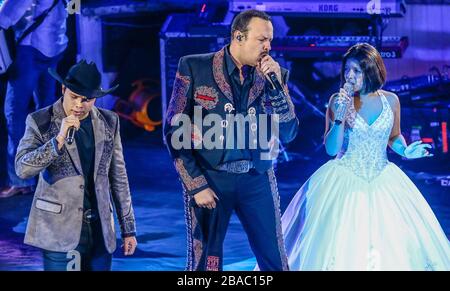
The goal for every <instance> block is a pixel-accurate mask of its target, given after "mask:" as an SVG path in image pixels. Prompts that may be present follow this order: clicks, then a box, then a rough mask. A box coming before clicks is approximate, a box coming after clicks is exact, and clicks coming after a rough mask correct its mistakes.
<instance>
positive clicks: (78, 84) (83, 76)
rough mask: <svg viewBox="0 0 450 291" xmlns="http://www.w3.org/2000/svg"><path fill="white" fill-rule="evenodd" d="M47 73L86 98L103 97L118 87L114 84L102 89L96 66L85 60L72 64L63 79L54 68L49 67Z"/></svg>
mask: <svg viewBox="0 0 450 291" xmlns="http://www.w3.org/2000/svg"><path fill="white" fill-rule="evenodd" d="M48 73H49V74H50V75H51V76H52V77H53V78H55V79H56V80H57V81H58V82H60V83H61V84H63V85H64V86H66V87H67V88H69V89H70V90H71V91H73V92H75V93H77V94H79V95H81V96H84V97H86V98H88V99H93V98H99V97H103V96H105V95H107V94H109V93H110V92H112V91H114V90H116V89H117V87H119V85H116V86H114V87H112V88H110V89H108V90H103V89H102V88H101V87H100V85H101V82H102V76H101V75H100V72H99V71H98V69H97V66H96V65H95V63H94V62H91V63H89V64H88V63H87V62H86V61H85V60H81V61H80V62H79V63H77V64H75V65H73V66H72V67H71V68H70V69H69V72H68V73H67V76H66V78H65V79H64V80H63V79H62V78H61V76H60V75H59V74H58V73H57V72H56V70H55V69H52V68H49V69H48Z"/></svg>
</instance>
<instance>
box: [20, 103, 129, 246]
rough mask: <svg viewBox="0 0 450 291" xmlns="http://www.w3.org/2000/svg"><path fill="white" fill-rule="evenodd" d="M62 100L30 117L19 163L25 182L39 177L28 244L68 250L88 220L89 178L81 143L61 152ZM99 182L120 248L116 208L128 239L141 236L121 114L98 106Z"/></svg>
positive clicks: (107, 223)
mask: <svg viewBox="0 0 450 291" xmlns="http://www.w3.org/2000/svg"><path fill="white" fill-rule="evenodd" d="M65 116H66V115H65V113H64V109H63V106H62V99H59V100H58V101H57V102H56V103H54V104H53V105H52V106H49V107H46V108H44V109H41V110H38V111H36V112H34V113H31V114H29V115H28V117H27V120H26V130H25V134H24V136H23V138H22V139H21V140H20V143H19V147H18V149H17V155H16V160H15V167H16V173H17V175H19V177H21V178H24V179H25V178H31V177H34V176H36V175H39V182H38V185H37V188H36V192H35V195H34V199H33V204H32V206H31V211H30V217H29V219H28V225H27V231H26V234H25V243H26V244H29V245H32V246H36V247H39V248H42V249H45V250H50V251H57V252H67V251H70V250H73V249H75V248H76V246H77V245H78V242H79V239H80V233H81V225H82V216H83V197H84V178H83V172H82V168H81V163H80V157H79V155H78V150H77V146H76V143H72V144H71V145H67V144H66V145H64V147H63V148H62V149H61V151H59V150H58V148H57V142H56V139H55V137H56V135H57V134H58V132H59V128H60V126H61V122H62V119H63V118H64V117H65ZM91 117H92V126H93V130H94V139H95V167H94V181H95V192H96V197H97V202H98V211H99V214H100V219H101V224H102V230H103V237H104V240H105V246H106V249H107V250H108V251H109V252H110V253H112V252H114V250H115V248H116V236H115V231H114V218H113V204H114V206H115V208H116V213H117V216H118V220H119V223H120V228H121V233H122V236H124V237H125V236H133V235H135V232H136V227H135V219H134V211H133V207H132V204H131V196H130V188H129V186H128V177H127V173H126V169H125V162H124V159H123V152H122V142H121V139H120V131H119V118H118V116H117V114H115V113H113V112H111V111H108V110H105V109H101V108H97V107H95V106H94V107H93V108H92V111H91Z"/></svg>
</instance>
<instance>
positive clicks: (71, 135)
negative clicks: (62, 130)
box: [66, 126, 75, 145]
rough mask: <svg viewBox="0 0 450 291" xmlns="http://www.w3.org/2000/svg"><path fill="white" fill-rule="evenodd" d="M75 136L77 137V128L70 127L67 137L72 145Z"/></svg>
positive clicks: (67, 140)
mask: <svg viewBox="0 0 450 291" xmlns="http://www.w3.org/2000/svg"><path fill="white" fill-rule="evenodd" d="M74 136H75V127H74V126H71V127H69V129H68V130H67V137H66V142H67V143H68V144H69V145H71V144H72V143H73V140H74Z"/></svg>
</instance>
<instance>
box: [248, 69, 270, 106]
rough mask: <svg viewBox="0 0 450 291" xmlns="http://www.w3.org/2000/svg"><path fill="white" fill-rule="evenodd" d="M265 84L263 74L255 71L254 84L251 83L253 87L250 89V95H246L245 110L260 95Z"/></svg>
mask: <svg viewBox="0 0 450 291" xmlns="http://www.w3.org/2000/svg"><path fill="white" fill-rule="evenodd" d="M265 84H266V78H265V77H264V74H263V73H262V72H261V71H260V70H258V69H255V82H253V86H252V88H250V93H249V94H248V103H247V108H248V107H250V105H251V104H252V103H253V102H255V100H256V98H258V96H259V95H261V92H262V91H263V89H264V85H265Z"/></svg>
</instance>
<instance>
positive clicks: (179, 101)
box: [166, 72, 191, 124]
mask: <svg viewBox="0 0 450 291" xmlns="http://www.w3.org/2000/svg"><path fill="white" fill-rule="evenodd" d="M190 85H191V78H190V77H189V76H183V75H181V74H180V73H179V72H177V74H176V76H175V81H174V84H173V91H172V97H171V98H170V103H169V106H168V108H167V119H166V122H167V123H168V124H170V122H171V121H172V118H173V116H174V115H176V114H178V113H181V112H183V111H184V109H185V107H186V103H187V93H188V91H189V86H190Z"/></svg>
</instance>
